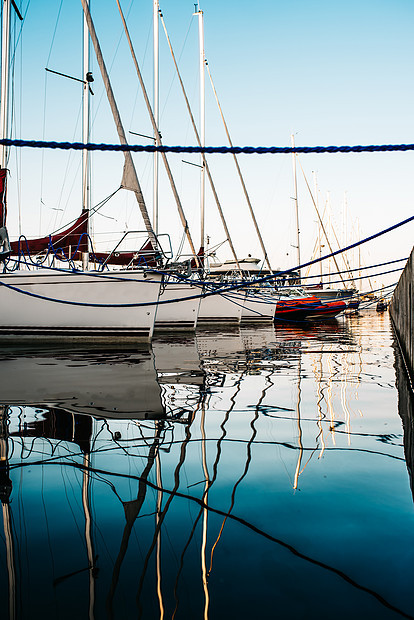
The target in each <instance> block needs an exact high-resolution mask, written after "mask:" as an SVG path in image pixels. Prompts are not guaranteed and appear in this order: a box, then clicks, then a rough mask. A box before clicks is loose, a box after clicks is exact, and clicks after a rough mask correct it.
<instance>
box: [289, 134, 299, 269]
mask: <svg viewBox="0 0 414 620" xmlns="http://www.w3.org/2000/svg"><path fill="white" fill-rule="evenodd" d="M290 139H291V142H292V149H294V148H295V137H294V135H293V134H292V135H291V136H290ZM292 164H293V190H294V197H293V200H294V201H295V218H296V249H297V261H298V266H299V265H300V240H299V236H300V230H299V205H298V181H297V175H296V153H292ZM298 273H299V281H300V269H298Z"/></svg>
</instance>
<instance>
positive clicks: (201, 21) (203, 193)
mask: <svg viewBox="0 0 414 620" xmlns="http://www.w3.org/2000/svg"><path fill="white" fill-rule="evenodd" d="M195 15H198V43H199V67H200V69H199V70H200V144H201V146H202V147H204V146H205V145H206V104H205V100H206V87H205V81H206V80H205V54H204V16H203V11H202V10H201V9H200V4H198V10H197V11H196V13H195ZM205 172H206V171H205V160H204V157H202V158H201V172H200V174H201V176H200V226H201V230H200V237H201V244H200V245H201V247H202V248H204V245H205V200H206V184H205V180H206V175H205Z"/></svg>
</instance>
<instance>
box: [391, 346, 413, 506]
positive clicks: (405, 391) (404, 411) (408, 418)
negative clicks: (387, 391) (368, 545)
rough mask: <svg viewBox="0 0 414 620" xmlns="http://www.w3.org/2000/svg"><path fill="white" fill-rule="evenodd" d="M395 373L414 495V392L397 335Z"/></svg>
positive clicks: (399, 411) (406, 458) (406, 455)
mask: <svg viewBox="0 0 414 620" xmlns="http://www.w3.org/2000/svg"><path fill="white" fill-rule="evenodd" d="M394 355H395V375H396V385H397V390H398V413H399V415H400V417H401V421H402V426H403V430H404V454H405V460H406V462H407V470H408V473H409V477H410V487H411V492H412V494H413V497H414V392H413V383H412V379H411V376H410V372H409V370H408V369H407V366H406V363H405V360H404V357H403V354H402V352H401V348H400V345H399V342H398V339H397V337H396V336H395V339H394Z"/></svg>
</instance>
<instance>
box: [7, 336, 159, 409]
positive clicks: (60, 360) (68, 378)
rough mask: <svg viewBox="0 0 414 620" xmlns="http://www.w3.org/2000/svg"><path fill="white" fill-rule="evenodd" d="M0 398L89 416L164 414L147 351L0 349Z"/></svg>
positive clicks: (150, 352) (149, 353) (153, 369)
mask: <svg viewBox="0 0 414 620" xmlns="http://www.w3.org/2000/svg"><path fill="white" fill-rule="evenodd" d="M0 403H1V404H3V405H19V406H32V407H38V408H39V407H46V408H48V409H59V410H63V411H67V412H69V413H73V414H80V413H82V414H88V415H91V416H94V417H103V418H107V419H111V418H121V419H126V418H131V419H158V418H161V417H163V416H164V408H163V406H162V402H161V391H160V386H159V384H158V381H157V374H156V371H155V367H154V357H153V353H152V351H151V350H145V349H143V350H138V351H113V350H109V351H102V350H92V351H82V350H64V351H62V350H57V349H54V348H52V349H45V350H44V351H41V352H37V351H36V352H33V351H27V350H26V351H24V350H23V351H22V350H14V351H13V350H9V351H4V350H2V351H1V352H0Z"/></svg>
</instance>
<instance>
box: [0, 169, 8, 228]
mask: <svg viewBox="0 0 414 620" xmlns="http://www.w3.org/2000/svg"><path fill="white" fill-rule="evenodd" d="M6 174H7V169H6V168H0V226H6V215H7V208H6Z"/></svg>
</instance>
